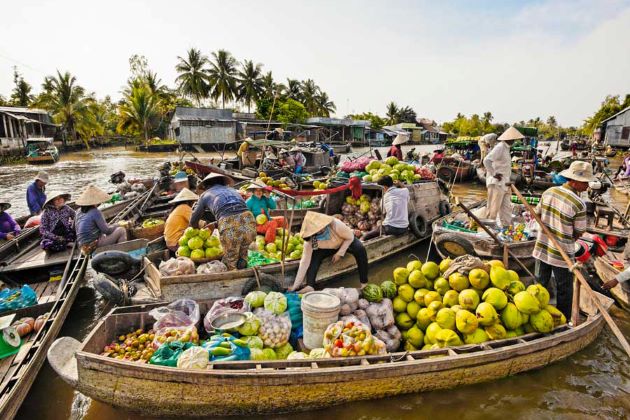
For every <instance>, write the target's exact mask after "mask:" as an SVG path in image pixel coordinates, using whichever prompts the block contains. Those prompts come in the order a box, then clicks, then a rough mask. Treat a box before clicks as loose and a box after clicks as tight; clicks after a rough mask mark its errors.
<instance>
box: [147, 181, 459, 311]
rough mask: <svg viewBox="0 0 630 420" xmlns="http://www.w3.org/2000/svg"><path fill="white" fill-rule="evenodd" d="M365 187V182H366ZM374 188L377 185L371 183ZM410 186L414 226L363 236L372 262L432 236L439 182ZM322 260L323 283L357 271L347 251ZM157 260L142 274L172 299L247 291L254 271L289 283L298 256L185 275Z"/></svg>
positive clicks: (440, 197) (334, 200) (440, 203)
mask: <svg viewBox="0 0 630 420" xmlns="http://www.w3.org/2000/svg"><path fill="white" fill-rule="evenodd" d="M366 188H369V186H366ZM374 188H376V187H374ZM408 188H409V190H410V206H409V208H410V212H411V214H410V220H411V223H412V224H413V226H410V227H411V229H412V231H414V232H416V234H413V233H411V232H410V233H407V234H405V235H401V236H380V237H377V238H374V239H371V240H368V241H366V242H364V246H365V248H366V251H367V254H368V262H369V263H370V264H372V263H375V262H377V261H380V260H383V259H385V258H387V257H389V256H391V255H394V254H396V253H398V252H401V251H403V250H405V249H408V248H410V247H412V246H414V245H416V244H417V243H419V242H420V241H422V240H424V239H427V238H429V237H430V235H431V233H430V227H431V222H432V221H434V220H436V219H437V218H438V217H440V216H441V213H440V211H442V212H443V211H444V209H445V208H446V206H445V205H444V204H446V203H447V198H446V196H445V195H444V194H443V193H442V192H441V190H440V187H439V185H438V183H437V182H435V181H431V182H423V183H418V184H413V185H411V186H408ZM345 195H346V194H345V192H339V193H335V194H332V195H329V196H328V198H327V200H326V207H325V212H326V213H327V214H337V213H340V209H341V206H342V204H343V202H344V199H345ZM328 261H329V260H325V261H324V262H323V263H322V265H321V267H320V270H319V273H318V277H317V282H319V283H323V282H326V281H330V280H333V279H336V278H338V277H340V276H342V275H345V274H349V273H352V272H354V271H356V262H355V260H354V257H353V256H352V255H346V256H345V257H344V258H342V259H341V260H340V261H339V262H337V263H336V264H334V265H333V264H330V263H329V262H328ZM159 263H160V261H159V260H156V259H153V260H152V259H150V258H145V259H144V267H145V276H144V280H145V283H146V285H147V287H149V288H150V289H151V290H152V292H153V293H154V294H155V295H157V296H159V297H160V298H161V299H163V300H167V301H169V300H174V299H178V298H180V297H184V296H195V297H198V298H200V299H216V298H222V297H226V296H234V295H240V294H245V293H247V292H249V291H250V290H252V289H253V288H255V287H256V286H257V284H258V283H257V277H258V276H259V275H260V274H268V275H270V276H272V277H275V280H273V281H271V284H269V283H267V284H266V285H268V286H272V287H274V288H277V289H285V288H287V287H289V286H290V285H291V284H292V282H293V280H294V279H295V274H296V273H297V270H298V267H299V264H300V261H299V260H288V261H286V262H285V263H284V264H281V263H275V264H269V265H264V266H260V267H257V268H255V269H254V268H247V269H242V270H234V271H229V272H224V273H215V274H191V275H183V276H169V277H167V276H162V275H161V274H160V272H159V270H158V268H157V267H158V265H159ZM265 282H268V280H265Z"/></svg>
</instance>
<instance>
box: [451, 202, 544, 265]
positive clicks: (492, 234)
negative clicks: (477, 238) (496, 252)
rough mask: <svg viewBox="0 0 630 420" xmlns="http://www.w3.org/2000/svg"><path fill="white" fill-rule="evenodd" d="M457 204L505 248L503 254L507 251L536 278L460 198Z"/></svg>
mask: <svg viewBox="0 0 630 420" xmlns="http://www.w3.org/2000/svg"><path fill="white" fill-rule="evenodd" d="M455 204H457V205H458V206H459V207H461V208H462V210H464V211H465V212H466V214H468V215H469V216H470V217H471V218H472V219H473V220H474V221H475V222H476V223H477V224H478V225H479V227H480V228H482V229H483V230H484V231H485V232H486V233H487V234H488V235H490V237H491V238H492V239H493V240H494V241H495V242H496V243H497V245H499V246H500V247H503V252H505V251H507V253H508V254H509V255H510V256H511V257H512V258H514V261H516V262H517V264H518V265H520V266H521V268H522V269H523V270H525V271H526V272H527V274H529V275H530V276H532V277H535V276H534V274H532V272H531V271H529V269H528V268H527V266H526V265H525V264H524V263H523V262H522V261H521V260H519V259H518V257H517V256H516V255H514V253H513V252H512V251H510V248H509V247H508V246H507V245H504V244H503V242H501V240H500V239H499V238H498V237H497V235H495V234H494V232H493V231H491V230H490V229H488V227H487V226H486V225H484V224H483V223H481V220H479V218H478V217H477V216H475V214H474V213H473V212H472V211H470V209H469V208H468V207H466V206H465V205H464V203H462V202H461V201H459V197H455Z"/></svg>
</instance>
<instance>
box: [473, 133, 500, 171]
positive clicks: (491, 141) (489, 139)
mask: <svg viewBox="0 0 630 420" xmlns="http://www.w3.org/2000/svg"><path fill="white" fill-rule="evenodd" d="M496 142H497V135H496V134H495V133H490V134H486V135H483V136H481V138H480V139H479V142H478V143H479V151H480V153H481V158H480V160H481V166H483V161H484V159H485V158H486V156H488V152H490V150H491V149H492V148H493V147H494V145H495V144H496Z"/></svg>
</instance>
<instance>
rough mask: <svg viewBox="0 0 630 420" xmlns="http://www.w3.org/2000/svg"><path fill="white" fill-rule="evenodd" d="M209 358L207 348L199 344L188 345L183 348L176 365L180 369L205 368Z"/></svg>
mask: <svg viewBox="0 0 630 420" xmlns="http://www.w3.org/2000/svg"><path fill="white" fill-rule="evenodd" d="M208 360H210V353H208V350H206V349H204V348H203V347H200V346H193V347H190V348H189V349H188V350H184V351H183V352H182V354H181V355H180V356H179V359H177V367H178V368H182V369H205V368H206V367H207V366H208Z"/></svg>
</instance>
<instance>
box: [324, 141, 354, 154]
mask: <svg viewBox="0 0 630 420" xmlns="http://www.w3.org/2000/svg"><path fill="white" fill-rule="evenodd" d="M328 145H329V146H330V147H331V148H332V149H333V152H335V154H336V155H343V154H346V153H350V152H351V151H352V143H328Z"/></svg>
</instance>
